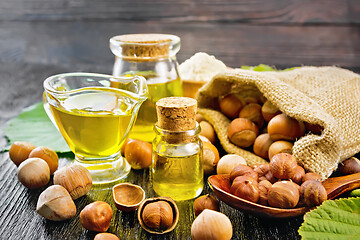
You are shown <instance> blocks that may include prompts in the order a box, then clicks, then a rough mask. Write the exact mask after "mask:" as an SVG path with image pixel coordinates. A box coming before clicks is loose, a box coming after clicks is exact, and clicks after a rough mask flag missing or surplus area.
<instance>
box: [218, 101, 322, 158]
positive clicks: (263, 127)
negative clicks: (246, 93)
mask: <svg viewBox="0 0 360 240" xmlns="http://www.w3.org/2000/svg"><path fill="white" fill-rule="evenodd" d="M219 107H220V111H221V112H222V113H223V114H224V115H226V116H227V117H228V118H230V119H231V120H232V121H231V123H230V126H229V129H228V137H229V140H230V142H232V143H233V144H235V145H236V146H238V147H241V148H251V146H252V149H253V152H254V153H255V154H256V155H258V156H260V157H262V158H264V159H271V158H272V156H274V155H275V154H276V153H279V152H287V153H292V147H293V142H294V141H295V140H296V139H298V138H300V137H302V136H304V135H305V133H306V132H307V131H311V132H312V133H314V134H321V131H322V129H321V127H320V126H318V125H311V124H308V123H305V124H304V123H303V122H300V121H298V120H296V119H294V118H291V117H289V116H287V115H286V114H284V113H282V112H281V111H280V110H279V109H278V108H277V107H276V106H274V105H273V104H272V103H271V102H270V101H268V100H266V99H264V98H256V97H247V98H245V99H244V98H241V97H239V96H237V95H235V94H229V95H227V96H224V97H222V98H220V99H219Z"/></svg>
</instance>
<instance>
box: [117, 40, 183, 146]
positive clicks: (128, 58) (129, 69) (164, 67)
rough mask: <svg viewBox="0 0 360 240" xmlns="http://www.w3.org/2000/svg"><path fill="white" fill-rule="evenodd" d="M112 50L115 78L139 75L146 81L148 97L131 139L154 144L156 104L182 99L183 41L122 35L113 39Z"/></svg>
mask: <svg viewBox="0 0 360 240" xmlns="http://www.w3.org/2000/svg"><path fill="white" fill-rule="evenodd" d="M110 49H111V51H112V52H113V53H114V54H115V63H114V68H113V75H114V76H129V77H130V76H134V75H140V76H143V77H145V79H146V83H147V86H148V89H149V96H148V99H147V100H146V101H145V102H144V103H143V104H142V106H141V107H140V110H139V113H138V117H137V120H136V122H135V126H134V127H133V129H132V131H131V133H130V137H131V138H136V139H142V140H145V141H148V142H151V141H152V140H153V139H154V137H155V133H154V131H153V127H154V124H155V123H156V121H157V119H156V110H155V103H156V102H157V101H158V100H159V99H161V98H164V97H171V96H182V95H183V89H182V83H181V80H180V77H179V73H178V70H177V67H178V63H177V61H176V53H177V52H178V51H179V50H180V38H179V37H177V36H174V35H168V34H127V35H119V36H115V37H112V38H111V39H110ZM114 86H115V85H114Z"/></svg>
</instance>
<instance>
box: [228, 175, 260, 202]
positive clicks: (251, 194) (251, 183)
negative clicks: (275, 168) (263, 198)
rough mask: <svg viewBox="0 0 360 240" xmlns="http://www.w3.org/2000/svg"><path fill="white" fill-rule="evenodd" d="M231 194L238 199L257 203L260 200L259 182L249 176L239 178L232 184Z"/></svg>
mask: <svg viewBox="0 0 360 240" xmlns="http://www.w3.org/2000/svg"><path fill="white" fill-rule="evenodd" d="M230 192H231V193H232V194H234V195H235V196H237V197H240V198H243V199H245V200H248V201H250V202H254V203H256V202H257V201H258V200H259V185H258V182H257V181H256V180H255V179H254V178H252V177H249V176H239V177H236V178H235V179H234V181H233V182H232V184H231V187H230Z"/></svg>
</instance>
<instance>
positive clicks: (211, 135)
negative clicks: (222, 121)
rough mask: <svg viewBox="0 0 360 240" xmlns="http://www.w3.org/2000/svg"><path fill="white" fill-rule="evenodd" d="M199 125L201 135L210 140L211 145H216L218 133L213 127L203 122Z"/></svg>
mask: <svg viewBox="0 0 360 240" xmlns="http://www.w3.org/2000/svg"><path fill="white" fill-rule="evenodd" d="M199 125H200V128H201V131H200V135H201V136H204V137H206V138H207V139H209V140H210V142H211V143H215V142H216V133H215V130H214V128H213V126H212V125H211V124H210V123H209V122H207V121H201V122H200V123H199Z"/></svg>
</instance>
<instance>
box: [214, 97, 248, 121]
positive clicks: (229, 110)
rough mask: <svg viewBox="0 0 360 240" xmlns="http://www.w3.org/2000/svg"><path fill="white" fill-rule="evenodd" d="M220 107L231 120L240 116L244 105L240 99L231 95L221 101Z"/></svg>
mask: <svg viewBox="0 0 360 240" xmlns="http://www.w3.org/2000/svg"><path fill="white" fill-rule="evenodd" d="M219 107H220V111H221V112H222V113H223V114H225V115H226V116H228V117H229V118H236V117H238V116H239V113H240V110H241V108H242V107H243V104H242V102H241V100H240V99H239V98H238V97H236V96H235V95H233V94H229V95H227V96H225V97H223V98H222V99H220V103H219Z"/></svg>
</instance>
